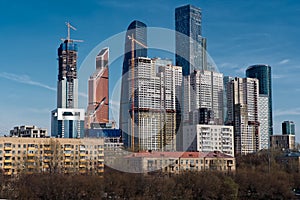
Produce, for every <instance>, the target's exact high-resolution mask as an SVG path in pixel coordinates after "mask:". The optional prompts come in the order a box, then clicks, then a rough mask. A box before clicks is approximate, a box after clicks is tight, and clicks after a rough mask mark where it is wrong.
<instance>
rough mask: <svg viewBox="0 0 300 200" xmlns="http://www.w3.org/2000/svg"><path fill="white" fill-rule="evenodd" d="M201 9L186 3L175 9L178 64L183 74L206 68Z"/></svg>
mask: <svg viewBox="0 0 300 200" xmlns="http://www.w3.org/2000/svg"><path fill="white" fill-rule="evenodd" d="M201 18H202V15H201V9H200V8H198V7H195V6H192V5H185V6H181V7H178V8H176V10H175V30H176V37H175V38H176V65H177V66H182V72H183V76H187V75H190V73H191V72H193V70H194V69H198V70H206V68H207V65H206V55H205V52H206V51H205V50H206V39H205V38H203V37H202V30H201V23H202V22H201Z"/></svg>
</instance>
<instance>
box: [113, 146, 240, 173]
mask: <svg viewBox="0 0 300 200" xmlns="http://www.w3.org/2000/svg"><path fill="white" fill-rule="evenodd" d="M119 161H120V165H121V166H122V168H123V170H124V171H127V172H132V173H144V174H147V173H148V174H149V173H153V172H154V173H156V172H159V173H160V172H161V173H166V174H180V173H183V172H185V171H220V172H224V173H229V172H234V171H235V169H236V162H235V158H234V157H232V156H230V155H227V154H224V153H221V152H219V151H211V152H143V153H133V154H130V155H128V156H125V157H123V158H122V159H120V160H119Z"/></svg>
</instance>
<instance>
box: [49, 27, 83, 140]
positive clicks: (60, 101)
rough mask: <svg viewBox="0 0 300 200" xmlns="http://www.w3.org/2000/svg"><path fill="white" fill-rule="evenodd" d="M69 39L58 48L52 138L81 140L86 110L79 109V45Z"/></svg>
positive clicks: (52, 113)
mask: <svg viewBox="0 0 300 200" xmlns="http://www.w3.org/2000/svg"><path fill="white" fill-rule="evenodd" d="M67 27H68V37H67V39H65V40H64V42H63V43H61V44H60V46H59V48H58V81H57V109H55V110H53V111H52V112H51V116H52V118H51V136H55V137H62V138H80V137H83V131H84V109H78V78H77V52H78V48H77V44H76V43H75V41H74V40H72V39H70V29H71V28H72V29H74V30H75V28H74V27H73V26H71V25H70V23H67Z"/></svg>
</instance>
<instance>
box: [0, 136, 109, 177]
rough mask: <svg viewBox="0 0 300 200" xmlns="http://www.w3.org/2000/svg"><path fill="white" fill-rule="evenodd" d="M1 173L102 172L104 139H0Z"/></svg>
mask: <svg viewBox="0 0 300 200" xmlns="http://www.w3.org/2000/svg"><path fill="white" fill-rule="evenodd" d="M0 169H1V170H2V172H3V174H5V175H16V174H18V173H83V174H99V175H101V174H102V173H103V172H104V140H103V139H88V138H86V139H85V138H84V139H68V138H21V137H2V138H0Z"/></svg>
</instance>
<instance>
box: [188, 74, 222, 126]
mask: <svg viewBox="0 0 300 200" xmlns="http://www.w3.org/2000/svg"><path fill="white" fill-rule="evenodd" d="M183 81H184V82H183V84H184V85H183V92H184V95H183V96H184V98H183V104H184V106H183V123H184V124H199V123H200V122H199V120H200V118H199V117H200V113H199V112H200V110H199V109H200V108H206V109H208V110H210V112H211V114H210V119H213V120H212V123H213V124H218V125H222V124H223V74H221V73H218V72H214V71H199V70H197V71H196V70H195V71H193V72H192V73H191V74H190V75H189V76H185V77H184V78H183ZM191 113H192V114H191ZM191 116H193V117H192V118H191ZM197 116H199V117H197ZM197 118H198V119H199V120H196V121H195V120H194V119H197Z"/></svg>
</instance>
